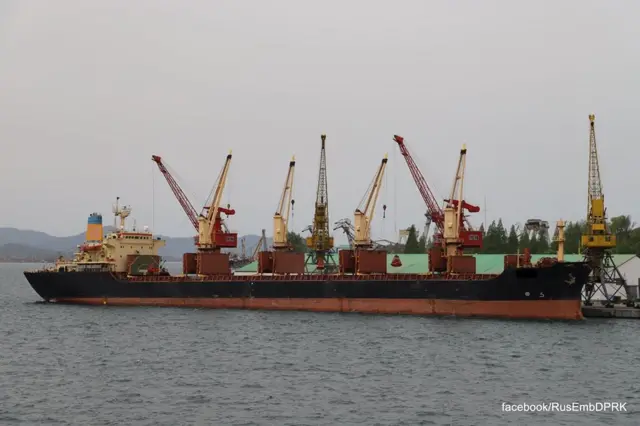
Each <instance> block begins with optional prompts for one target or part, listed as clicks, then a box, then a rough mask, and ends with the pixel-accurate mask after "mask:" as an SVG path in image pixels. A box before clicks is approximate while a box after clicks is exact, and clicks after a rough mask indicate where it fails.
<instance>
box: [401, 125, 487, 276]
mask: <svg viewBox="0 0 640 426" xmlns="http://www.w3.org/2000/svg"><path fill="white" fill-rule="evenodd" d="M393 140H394V142H396V143H397V144H398V148H400V153H401V154H402V155H403V157H404V158H405V161H406V162H407V166H408V167H409V171H410V172H411V176H412V177H413V180H414V181H415V183H416V186H417V187H418V191H419V192H420V195H421V196H422V199H423V200H424V202H425V204H426V205H427V212H426V214H425V216H426V218H427V224H426V226H425V232H428V229H429V226H430V224H431V223H432V222H433V223H435V225H436V227H437V232H436V233H435V235H434V238H433V241H434V244H433V247H432V248H430V249H429V251H428V255H429V271H430V272H458V273H475V271H476V268H475V257H473V256H468V255H465V254H464V249H467V248H472V249H474V248H480V247H482V231H475V230H473V228H472V227H471V224H470V223H469V221H468V220H467V218H466V215H465V214H464V212H465V211H468V212H470V213H477V212H479V211H480V207H478V206H475V205H472V204H469V203H467V202H466V201H465V200H464V197H463V194H464V192H463V189H464V174H465V168H466V156H467V148H466V146H465V145H463V146H462V149H461V150H460V157H459V159H458V167H457V170H456V174H455V177H454V180H453V185H452V187H451V192H450V195H449V198H448V199H446V200H444V208H441V207H440V205H439V204H438V202H437V201H436V198H435V196H434V195H433V192H432V191H431V189H430V188H429V185H428V184H427V181H426V179H425V178H424V176H423V174H422V172H420V169H419V168H418V166H417V165H416V163H415V161H414V159H413V157H412V156H411V154H410V153H409V150H408V149H407V146H406V145H405V142H404V138H403V137H402V136H398V135H394V137H393Z"/></svg>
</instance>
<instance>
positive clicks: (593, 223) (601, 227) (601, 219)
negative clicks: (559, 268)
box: [580, 114, 635, 306]
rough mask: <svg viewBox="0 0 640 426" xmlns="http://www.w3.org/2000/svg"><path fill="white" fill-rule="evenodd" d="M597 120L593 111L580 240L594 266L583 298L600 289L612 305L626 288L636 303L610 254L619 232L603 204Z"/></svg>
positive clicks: (629, 301)
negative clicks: (611, 225) (615, 231)
mask: <svg viewBox="0 0 640 426" xmlns="http://www.w3.org/2000/svg"><path fill="white" fill-rule="evenodd" d="M595 121H596V117H595V115H594V114H590V115H589V178H588V196H587V222H586V231H585V233H584V234H583V235H582V237H581V241H580V242H581V245H582V247H583V255H584V260H585V261H586V262H588V263H589V265H590V266H591V274H590V275H589V280H588V282H587V284H586V285H585V286H584V290H583V302H584V304H585V305H592V304H593V302H592V298H593V296H594V295H595V294H596V293H597V292H598V290H599V291H601V292H602V294H603V295H604V297H605V299H606V304H607V305H608V306H611V305H612V297H613V296H616V294H617V293H618V292H620V290H621V289H623V288H624V290H625V292H626V296H627V305H629V306H634V305H635V300H633V296H632V293H631V292H630V289H629V287H628V286H627V282H626V280H625V278H624V277H623V276H622V274H621V273H620V271H619V270H618V267H617V266H616V264H615V262H614V261H613V256H612V255H611V250H612V249H613V248H615V247H616V236H615V235H612V233H611V229H610V228H609V224H608V223H607V210H606V208H605V205H604V192H603V191H602V181H601V179H600V166H599V163H598V149H597V146H596V129H595ZM607 286H611V287H613V288H615V290H614V292H613V294H612V295H609V292H608V289H607Z"/></svg>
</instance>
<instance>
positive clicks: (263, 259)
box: [258, 251, 273, 274]
mask: <svg viewBox="0 0 640 426" xmlns="http://www.w3.org/2000/svg"><path fill="white" fill-rule="evenodd" d="M272 272H273V252H270V251H261V252H259V253H258V273H259V274H270V273H272Z"/></svg>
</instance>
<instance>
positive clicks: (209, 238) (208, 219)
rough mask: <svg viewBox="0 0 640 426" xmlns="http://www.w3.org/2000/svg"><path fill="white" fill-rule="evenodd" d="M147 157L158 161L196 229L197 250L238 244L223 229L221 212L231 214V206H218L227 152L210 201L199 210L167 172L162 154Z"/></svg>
mask: <svg viewBox="0 0 640 426" xmlns="http://www.w3.org/2000/svg"><path fill="white" fill-rule="evenodd" d="M151 159H152V160H153V161H154V162H155V163H156V164H157V165H158V168H159V169H160V172H161V173H162V175H163V176H164V178H165V179H166V181H167V183H168V184H169V187H170V188H171V191H172V192H173V194H174V195H175V196H176V198H177V199H178V202H179V203H180V205H181V206H182V209H183V210H184V212H185V214H186V215H187V217H188V218H189V221H190V222H191V224H192V225H193V227H194V228H195V230H196V231H197V232H198V235H197V236H196V237H195V238H194V240H195V244H196V246H197V248H198V251H199V252H219V251H220V249H221V248H235V247H237V246H238V234H236V233H231V232H229V231H228V229H226V226H225V224H224V221H223V219H222V217H221V215H220V214H221V213H224V214H225V215H227V216H231V215H234V214H235V213H236V211H235V210H234V209H231V208H229V206H227V208H224V207H221V206H220V203H221V201H222V192H223V191H224V187H225V184H226V181H227V175H228V173H229V166H230V164H231V152H229V154H228V155H227V158H226V160H225V163H224V167H223V168H222V171H221V172H220V176H219V177H218V179H217V182H216V185H215V186H214V189H213V191H212V193H213V198H212V200H211V203H209V200H207V202H206V203H205V205H204V207H203V208H202V212H201V213H200V214H198V213H197V212H196V209H195V208H194V207H193V204H191V202H190V201H189V199H188V198H187V196H186V195H185V193H184V191H183V190H182V188H180V185H178V183H177V182H176V180H175V179H174V178H173V176H172V174H171V173H170V172H169V170H168V168H167V166H166V164H165V163H164V162H163V161H162V157H160V156H158V155H153V156H151Z"/></svg>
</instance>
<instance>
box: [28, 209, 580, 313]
mask: <svg viewBox="0 0 640 426" xmlns="http://www.w3.org/2000/svg"><path fill="white" fill-rule="evenodd" d="M130 211H131V208H130V207H126V208H124V209H120V210H118V211H117V212H116V214H117V215H119V216H120V218H121V225H120V227H119V228H117V230H116V231H114V232H111V233H109V234H107V235H105V236H103V235H102V232H103V230H102V216H101V215H100V214H97V213H93V214H91V215H90V216H89V219H88V224H87V232H86V242H85V244H83V245H82V246H80V247H79V251H78V253H76V255H75V257H74V258H73V259H71V260H64V259H60V260H59V261H58V262H57V263H56V264H55V265H54V266H52V267H50V268H45V269H42V270H36V271H27V272H25V273H24V275H25V277H26V279H27V280H28V282H29V283H30V285H31V286H32V288H33V289H34V290H35V292H36V293H37V294H38V295H39V296H40V297H41V298H42V299H43V300H45V301H46V302H51V303H63V304H66V303H68V304H87V305H116V306H118V305H119V306H170V307H190V308H223V309H258V310H299V311H316V312H359V313H370V314H371V313H376V314H412V315H446V316H449V315H454V316H462V317H497V318H521V319H557V320H576V319H582V318H583V317H582V311H581V302H580V295H581V291H582V287H583V286H584V283H585V282H586V280H587V277H588V274H589V272H590V269H589V266H588V264H586V263H582V262H557V261H555V259H553V260H552V261H547V262H542V263H541V264H539V265H536V266H534V265H531V264H530V255H528V254H527V253H524V254H523V255H520V256H506V257H505V269H504V271H503V272H502V273H501V274H497V275H496V274H493V275H486V274H476V273H460V272H454V271H449V272H442V273H434V272H430V273H425V274H393V273H386V269H387V264H386V262H387V260H386V259H387V256H386V252H385V251H382V250H341V251H340V252H339V258H340V259H339V261H340V273H337V274H306V273H304V265H303V263H304V254H303V253H294V252H292V251H271V252H267V251H263V252H260V256H259V269H260V272H259V273H256V274H251V275H237V274H234V273H232V272H231V268H230V264H229V255H228V254H227V253H221V252H200V253H186V254H185V255H184V261H183V272H184V273H183V274H180V275H170V274H169V273H168V272H167V270H166V268H165V267H164V266H163V262H162V258H161V256H159V255H158V249H159V248H161V247H163V246H164V245H165V241H164V240H162V239H161V238H158V237H154V235H153V234H152V232H150V231H149V230H148V228H146V227H145V228H144V229H143V230H142V231H140V230H135V229H133V230H126V229H125V226H124V225H125V224H124V219H125V218H126V216H127V215H128V214H129V213H130ZM427 255H428V254H425V256H427ZM429 255H431V256H434V254H433V249H432V252H431V253H429ZM469 258H471V259H473V260H475V259H474V258H473V257H472V256H469V257H467V259H469ZM514 258H515V259H514ZM468 266H469V265H467V266H466V267H468ZM473 266H475V265H473ZM458 267H459V266H458ZM354 268H357V270H354Z"/></svg>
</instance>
